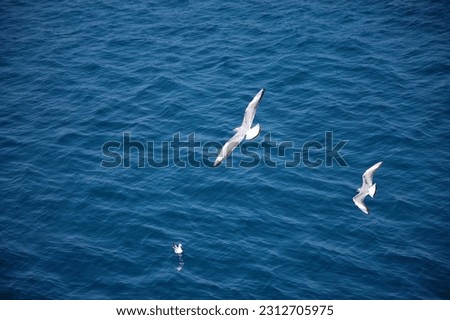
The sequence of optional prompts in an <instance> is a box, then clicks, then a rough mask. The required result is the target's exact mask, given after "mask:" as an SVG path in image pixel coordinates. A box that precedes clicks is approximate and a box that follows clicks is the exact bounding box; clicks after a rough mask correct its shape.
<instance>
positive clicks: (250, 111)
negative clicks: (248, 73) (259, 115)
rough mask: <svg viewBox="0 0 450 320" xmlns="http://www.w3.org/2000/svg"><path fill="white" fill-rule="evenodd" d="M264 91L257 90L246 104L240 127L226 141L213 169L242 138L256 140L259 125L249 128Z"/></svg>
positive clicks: (259, 129)
mask: <svg viewBox="0 0 450 320" xmlns="http://www.w3.org/2000/svg"><path fill="white" fill-rule="evenodd" d="M264 91H265V89H264V88H262V89H261V90H259V92H258V93H257V94H256V96H255V97H254V98H253V100H252V101H250V103H249V104H248V106H247V108H246V109H245V115H244V119H243V120H242V124H241V126H240V127H237V128H236V129H234V130H233V131H235V132H236V134H235V135H234V136H233V137H232V138H231V139H230V140H228V142H227V143H225V145H224V146H223V148H222V150H220V152H219V155H218V156H217V159H216V161H214V164H213V166H214V167H216V166H218V165H219V164H220V163H221V162H222V161H223V160H225V159H226V157H228V156H229V155H230V153H231V152H232V151H233V150H234V148H236V147H237V146H238V145H239V143H241V141H242V140H243V139H244V138H245V139H246V140H252V139H254V138H256V137H257V136H258V135H259V133H260V132H261V126H260V125H259V123H258V124H257V125H255V126H254V127H253V128H250V127H251V126H252V123H253V119H254V118H255V114H256V108H258V105H259V102H260V101H261V99H262V97H263V95H264Z"/></svg>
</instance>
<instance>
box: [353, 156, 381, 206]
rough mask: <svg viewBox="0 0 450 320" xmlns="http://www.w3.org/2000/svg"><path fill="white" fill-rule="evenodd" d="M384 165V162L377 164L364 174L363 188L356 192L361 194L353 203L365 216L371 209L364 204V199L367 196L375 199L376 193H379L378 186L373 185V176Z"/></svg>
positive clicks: (355, 197)
mask: <svg viewBox="0 0 450 320" xmlns="http://www.w3.org/2000/svg"><path fill="white" fill-rule="evenodd" d="M382 163H383V161H380V162H378V163H375V164H374V165H373V166H371V167H370V168H369V169H367V170H366V171H365V172H364V174H363V175H362V186H361V188H358V190H356V192H359V193H358V194H357V195H356V196H354V197H353V202H354V203H355V204H356V206H357V207H358V208H360V209H361V211H362V212H364V213H365V214H369V208H367V206H366V205H365V204H364V198H365V197H366V196H367V195H369V196H371V197H372V198H373V197H374V195H375V192H376V191H377V184H376V183H373V174H374V173H375V170H377V169H378V168H379V167H380V166H381V164H382Z"/></svg>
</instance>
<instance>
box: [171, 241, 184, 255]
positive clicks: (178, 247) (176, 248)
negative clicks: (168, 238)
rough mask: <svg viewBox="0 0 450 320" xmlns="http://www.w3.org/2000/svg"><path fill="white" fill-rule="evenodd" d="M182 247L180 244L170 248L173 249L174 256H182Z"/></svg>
mask: <svg viewBox="0 0 450 320" xmlns="http://www.w3.org/2000/svg"><path fill="white" fill-rule="evenodd" d="M182 247H183V246H182V245H181V243H180V244H175V243H174V244H173V246H172V248H173V252H175V253H176V254H182V253H183V248H182Z"/></svg>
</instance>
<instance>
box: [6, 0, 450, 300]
mask: <svg viewBox="0 0 450 320" xmlns="http://www.w3.org/2000/svg"><path fill="white" fill-rule="evenodd" d="M449 21H450V7H449V4H448V2H447V1H344V2H341V3H340V4H339V5H337V4H336V3H335V2H334V1H278V2H277V1H217V0H209V1H187V0H186V1H181V0H179V1H175V0H174V1H133V2H127V1H91V2H86V1H79V0H71V1H29V0H22V1H13V0H6V1H2V2H1V3H0V123H1V125H0V132H1V134H0V146H1V150H2V152H1V154H0V164H1V175H0V181H1V186H2V188H1V189H0V192H1V194H0V196H1V200H0V203H1V215H0V252H1V257H0V297H1V298H3V299H449V298H450V287H449V282H448V280H449V274H450V251H449V248H450V238H449V233H450V223H449V214H450V211H449V207H450V198H449V195H448V190H449V188H448V186H449V183H450V175H449V163H448V160H449V157H450V149H449V144H448V143H449V139H450V130H449V128H450V127H449V126H450V85H449V84H450V45H449V44H450V24H449ZM262 87H264V88H266V94H265V96H264V98H263V100H262V102H261V105H260V107H259V109H258V112H257V115H256V118H255V123H256V122H258V123H260V124H261V125H262V128H263V130H262V132H261V136H259V137H258V138H256V139H255V140H254V141H253V142H251V145H250V146H251V148H250V149H251V150H252V152H253V153H252V154H253V156H254V157H258V158H259V159H266V158H264V157H265V156H267V153H265V149H267V146H268V143H267V142H264V141H265V140H264V139H265V137H266V138H267V137H268V136H269V135H270V139H271V140H272V142H273V143H276V144H280V143H282V142H289V141H290V142H292V146H293V147H292V148H288V150H284V151H285V152H284V151H283V152H281V151H280V152H277V150H272V156H271V159H270V160H271V161H273V163H274V165H271V162H270V161H260V162H259V163H258V164H257V165H253V166H247V167H239V163H241V162H242V161H243V160H245V159H247V160H249V158H248V157H245V156H244V155H243V154H242V153H241V152H240V150H241V149H240V148H237V149H236V150H235V151H234V153H233V158H230V161H229V162H227V163H226V164H224V165H222V166H220V167H218V168H212V167H211V165H210V161H209V160H208V158H207V157H206V155H205V154H204V153H203V152H202V149H201V148H196V149H195V150H194V151H193V152H188V151H186V150H184V149H183V150H182V151H181V156H180V157H179V159H178V160H180V161H183V162H184V163H185V162H186V161H187V160H188V159H191V160H192V159H194V158H195V159H196V160H198V161H197V162H198V163H199V165H198V166H197V167H193V166H187V167H185V168H182V167H180V166H179V165H177V163H176V162H175V161H174V160H176V159H174V158H173V157H171V158H170V159H169V160H170V161H169V164H168V166H166V167H164V168H155V167H154V166H150V165H148V163H146V162H144V165H145V166H144V168H139V163H138V152H139V151H138V148H136V147H135V148H132V149H131V159H130V158H127V159H128V160H130V166H129V167H127V166H125V167H124V165H123V163H122V164H121V165H120V166H118V167H115V168H105V167H102V166H101V163H102V161H108V162H111V160H112V159H113V158H111V157H108V156H107V155H105V154H104V153H103V152H102V146H103V145H104V144H105V143H107V142H108V141H117V142H122V138H123V136H124V135H125V134H130V135H131V140H132V141H140V142H142V143H146V142H154V143H155V145H156V146H161V143H162V142H163V141H171V140H172V139H173V137H174V136H175V135H176V134H179V138H180V139H181V140H182V141H186V140H187V139H188V135H190V134H195V139H196V141H198V142H199V144H200V145H201V146H204V145H205V144H206V143H207V142H211V141H212V142H215V143H220V144H223V143H225V142H226V141H227V139H228V138H230V137H231V136H232V134H233V132H232V129H233V128H235V127H236V126H238V125H239V124H240V122H241V121H242V116H243V112H244V109H245V107H246V105H247V103H248V102H249V101H250V100H251V99H252V97H253V95H255V94H256V93H257V92H258V90H259V89H260V88H262ZM326 132H332V135H333V141H332V145H333V146H334V145H336V144H337V143H338V142H339V141H347V143H346V144H345V146H344V147H343V148H342V149H341V150H340V151H339V154H340V155H341V156H342V157H343V159H344V160H345V162H346V163H347V164H348V166H340V165H339V164H338V162H337V161H336V160H333V162H332V164H333V165H332V166H326V165H325V163H322V164H321V165H319V166H317V167H316V168H311V166H310V165H309V166H307V165H305V162H299V163H297V164H296V165H295V166H290V167H289V166H286V162H287V161H288V160H289V159H291V160H292V159H293V154H294V153H295V152H296V153H297V154H299V155H302V156H305V154H303V153H301V152H299V150H301V148H302V146H304V144H305V143H308V142H313V141H316V142H317V143H319V145H318V144H317V143H316V144H314V145H315V146H320V145H322V146H324V148H315V149H311V153H310V154H309V159H310V160H312V161H315V160H317V161H319V162H315V163H316V164H319V163H320V160H325V151H326V150H325V145H326V141H325V135H326ZM247 146H248V142H247ZM122 147H123V144H122V145H121V148H116V149H114V148H112V149H110V150H116V151H117V152H119V153H118V154H119V155H122V151H123V148H122ZM279 150H280V149H279ZM146 151H147V150H146ZM211 153H214V149H212V150H211ZM148 155H149V154H147V153H145V154H143V156H144V157H145V159H144V160H148V158H149V157H148ZM150 155H151V156H155V158H156V159H157V160H158V159H160V156H161V148H156V150H155V152H154V154H152V152H150ZM306 155H307V154H306ZM122 160H125V159H122ZM210 160H211V161H213V160H214V157H211V158H210ZM250 160H251V158H250ZM266 160H269V159H266ZM378 161H383V166H382V167H381V168H380V169H379V170H378V171H377V173H376V174H375V181H376V182H377V186H378V193H377V195H376V197H375V198H374V199H367V204H368V206H369V207H370V209H371V214H370V215H365V214H363V213H362V212H361V211H360V210H359V209H358V208H357V207H356V206H355V205H354V204H353V202H352V197H353V195H354V194H355V189H356V188H357V187H359V186H360V184H361V174H362V173H363V172H364V170H366V169H367V168H368V167H369V166H371V165H372V164H374V163H376V162H378ZM274 166H275V167H274ZM174 242H181V243H183V246H184V253H183V256H182V261H183V264H182V265H181V267H182V268H181V271H178V270H177V267H180V265H179V264H180V261H179V258H178V257H177V256H176V255H175V254H174V253H173V251H172V248H171V247H172V244H173V243H174Z"/></svg>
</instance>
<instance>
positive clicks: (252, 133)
mask: <svg viewBox="0 0 450 320" xmlns="http://www.w3.org/2000/svg"><path fill="white" fill-rule="evenodd" d="M260 132H261V126H260V125H259V123H258V124H257V125H256V126H254V127H253V128H251V129H249V130H248V131H247V133H246V134H245V139H246V140H252V139H255V138H256V137H257V136H258V135H259V133H260Z"/></svg>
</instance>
